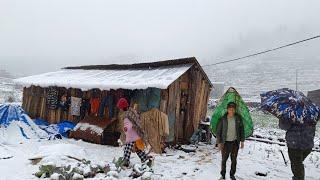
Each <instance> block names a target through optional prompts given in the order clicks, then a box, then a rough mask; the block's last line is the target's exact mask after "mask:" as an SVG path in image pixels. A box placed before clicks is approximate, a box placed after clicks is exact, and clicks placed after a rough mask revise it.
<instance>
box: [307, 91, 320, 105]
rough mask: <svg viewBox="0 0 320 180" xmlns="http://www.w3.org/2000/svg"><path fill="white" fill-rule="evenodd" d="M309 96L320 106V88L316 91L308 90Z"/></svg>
mask: <svg viewBox="0 0 320 180" xmlns="http://www.w3.org/2000/svg"><path fill="white" fill-rule="evenodd" d="M308 98H309V99H310V100H311V101H312V102H314V103H315V104H317V105H318V106H320V89H318V90H314V91H309V92H308Z"/></svg>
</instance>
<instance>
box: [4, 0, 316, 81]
mask: <svg viewBox="0 0 320 180" xmlns="http://www.w3.org/2000/svg"><path fill="white" fill-rule="evenodd" d="M319 15H320V1H317V0H314V1H311V0H310V1H301V0H300V1H298V0H241V1H240V0H228V1H218V0H207V1H201V0H161V1H150V0H134V1H133V0H128V1H124V0H122V1H121V0H117V1H106V0H90V1H89V0H67V1H66V0H55V1H48V0H28V1H25V0H21V1H17V0H0V69H7V70H8V71H10V72H13V73H15V74H18V75H29V74H37V73H40V72H47V71H54V70H57V69H59V68H61V67H64V66H68V65H80V64H108V63H132V62H137V61H154V60H162V59H170V58H178V57H188V56H195V57H197V58H198V60H199V61H200V62H201V63H202V64H208V63H212V62H215V61H220V60H226V59H229V58H234V57H237V56H242V55H247V54H248V53H253V52H255V51H259V50H264V49H266V48H270V47H274V46H278V45H282V44H284V43H290V42H293V41H296V40H300V39H303V38H308V37H310V36H314V35H319V34H320V19H319V17H320V16H319ZM319 47H320V40H315V41H313V42H310V43H306V44H303V45H298V46H296V47H292V48H288V49H287V50H281V51H280V52H277V53H272V54H270V56H285V57H286V56H292V57H293V56H294V57H297V56H299V57H301V58H302V59H308V60H311V61H313V62H315V61H320V55H319ZM268 56H269V55H268Z"/></svg>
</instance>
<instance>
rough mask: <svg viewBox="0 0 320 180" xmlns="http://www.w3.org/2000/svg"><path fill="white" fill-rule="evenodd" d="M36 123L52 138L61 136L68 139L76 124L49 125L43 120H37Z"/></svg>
mask: <svg viewBox="0 0 320 180" xmlns="http://www.w3.org/2000/svg"><path fill="white" fill-rule="evenodd" d="M34 122H35V123H36V124H37V125H38V126H39V127H40V128H41V129H43V130H44V131H46V132H47V133H48V134H49V135H50V136H51V137H56V136H57V135H59V134H60V135H61V136H63V137H66V138H67V137H68V132H69V131H70V130H72V129H73V128H74V127H75V126H76V124H74V123H73V122H70V121H61V122H60V123H58V124H49V123H48V122H47V121H45V120H43V119H39V118H38V119H35V120H34Z"/></svg>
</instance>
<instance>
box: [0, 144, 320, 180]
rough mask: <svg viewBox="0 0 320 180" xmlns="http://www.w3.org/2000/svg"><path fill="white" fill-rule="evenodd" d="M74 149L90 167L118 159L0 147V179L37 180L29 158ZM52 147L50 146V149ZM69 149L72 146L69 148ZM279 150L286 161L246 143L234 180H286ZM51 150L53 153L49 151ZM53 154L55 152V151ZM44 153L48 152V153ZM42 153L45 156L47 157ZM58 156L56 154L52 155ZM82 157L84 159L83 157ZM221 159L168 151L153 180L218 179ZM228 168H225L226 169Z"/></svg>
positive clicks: (95, 150)
mask: <svg viewBox="0 0 320 180" xmlns="http://www.w3.org/2000/svg"><path fill="white" fill-rule="evenodd" d="M69 144H71V145H75V147H81V149H80V148H74V151H75V154H76V153H77V151H82V150H84V152H85V153H82V152H81V153H78V154H81V155H82V156H85V158H86V159H87V160H91V162H94V163H105V164H107V163H110V162H111V161H112V160H113V158H114V157H120V156H122V149H121V148H120V147H110V146H103V145H96V144H90V143H86V142H83V141H76V140H72V139H69V140H55V141H31V140H30V141H26V142H24V143H21V144H16V145H13V144H11V145H9V144H6V145H3V144H2V145H1V146H0V153H1V154H0V157H3V156H4V155H6V156H13V157H12V158H10V159H1V160H0V167H1V168H0V174H1V176H0V179H1V180H2V179H8V180H15V179H17V180H18V179H19V180H20V179H37V178H36V177H35V176H34V175H33V174H34V173H35V172H36V171H37V170H38V165H32V164H31V161H30V160H28V159H29V158H32V157H34V156H35V155H37V154H38V153H39V151H40V152H41V151H43V149H44V147H45V148H48V147H50V145H56V147H57V146H62V147H63V146H65V147H66V149H68V148H67V147H69V146H70V145H69ZM52 147H54V146H52ZM71 147H72V146H71ZM280 149H282V150H283V152H284V155H285V158H286V160H288V156H287V152H286V151H287V150H286V148H285V147H281V146H278V145H268V144H264V143H259V142H254V141H247V142H246V144H245V148H244V149H243V150H240V151H239V157H238V168H237V177H238V179H279V180H281V179H290V177H291V170H290V164H288V166H286V165H285V164H284V160H283V158H282V156H281V153H280ZM53 150H54V149H53ZM55 151H57V150H55ZM47 152H52V151H50V150H48V151H47ZM47 152H46V153H47ZM55 154H59V153H55ZM83 154H85V155H83ZM220 161H221V155H220V153H219V152H218V150H217V149H216V148H215V147H214V146H213V145H203V146H199V148H198V149H197V151H196V153H185V152H182V151H177V150H170V149H168V152H167V154H163V155H155V163H154V175H153V176H152V178H153V179H186V180H187V179H194V180H195V179H203V180H205V179H218V178H219V176H220V175H219V170H220ZM132 163H139V159H138V157H137V156H136V155H132ZM228 164H230V162H229V163H228ZM305 166H306V178H307V179H308V180H309V179H310V180H319V177H320V153H318V152H313V153H311V154H310V155H309V157H308V158H307V159H306V160H305ZM228 168H229V166H228ZM130 172H131V170H125V171H121V172H120V174H119V179H130V178H129V177H128V176H129V174H130ZM256 172H260V173H267V176H266V177H262V176H257V175H256V174H255V173H256ZM105 176H106V175H105V174H99V175H97V176H96V178H94V179H104V177H105Z"/></svg>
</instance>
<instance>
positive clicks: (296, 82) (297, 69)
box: [296, 69, 298, 91]
mask: <svg viewBox="0 0 320 180" xmlns="http://www.w3.org/2000/svg"><path fill="white" fill-rule="evenodd" d="M296 91H298V69H296Z"/></svg>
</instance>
